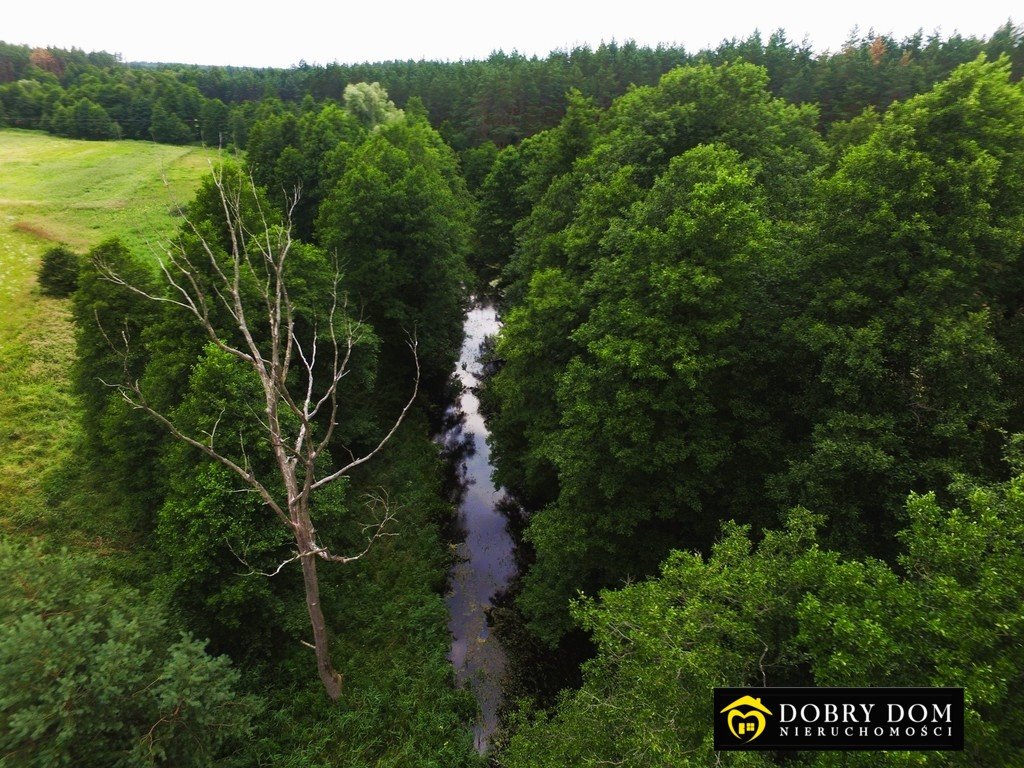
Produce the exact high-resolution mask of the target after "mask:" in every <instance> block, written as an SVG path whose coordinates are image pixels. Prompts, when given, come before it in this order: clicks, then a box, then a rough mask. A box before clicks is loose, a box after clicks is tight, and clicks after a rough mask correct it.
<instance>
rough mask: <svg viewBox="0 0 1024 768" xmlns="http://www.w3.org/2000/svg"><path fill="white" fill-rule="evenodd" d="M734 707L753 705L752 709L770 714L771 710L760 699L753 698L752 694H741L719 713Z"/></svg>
mask: <svg viewBox="0 0 1024 768" xmlns="http://www.w3.org/2000/svg"><path fill="white" fill-rule="evenodd" d="M736 707H753V708H754V709H759V710H761V711H762V712H764V713H765V714H766V715H770V714H771V710H770V709H768V707H766V706H765V705H764V704H762V703H761V700H760V699H755V698H754V697H753V696H742V697H740V698H738V699H736V701H734V702H733V703H732V704H729V705H728V706H727V707H726V708H725V709H723V710H722V711H721V712H720V713H719V714H724V713H726V712H728V711H729V710H730V709H735V708H736Z"/></svg>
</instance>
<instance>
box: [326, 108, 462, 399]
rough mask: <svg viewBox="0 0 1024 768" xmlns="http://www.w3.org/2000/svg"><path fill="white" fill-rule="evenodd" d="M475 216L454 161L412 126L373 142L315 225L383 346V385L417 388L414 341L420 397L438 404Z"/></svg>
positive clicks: (433, 136)
mask: <svg viewBox="0 0 1024 768" xmlns="http://www.w3.org/2000/svg"><path fill="white" fill-rule="evenodd" d="M470 208H471V201H470V198H469V195H468V193H467V192H466V189H465V184H464V183H463V181H462V179H461V177H460V176H459V173H458V163H457V159H456V157H455V155H454V153H453V152H452V151H451V150H450V149H449V148H448V147H447V146H446V145H445V144H444V142H443V141H442V140H441V138H440V136H438V134H437V133H436V132H435V131H434V130H433V129H432V128H430V126H429V125H428V124H427V123H426V122H424V121H422V120H418V119H416V118H405V119H403V120H399V121H396V122H391V123H387V124H385V125H381V126H380V127H379V128H378V129H377V130H376V131H374V132H373V133H371V134H369V135H368V136H367V138H366V140H365V141H364V142H363V143H362V144H361V145H360V146H359V147H358V148H357V149H356V150H355V151H354V152H353V154H352V155H351V157H350V158H349V159H348V161H347V163H346V166H345V171H344V173H343V175H342V176H341V178H340V179H339V180H338V181H337V183H336V185H335V186H334V188H333V189H332V190H330V192H329V194H328V195H327V197H326V199H325V200H324V202H323V204H322V205H321V206H320V210H319V214H318V218H317V226H316V231H317V239H318V241H319V242H320V244H321V245H322V246H323V247H324V248H326V249H327V250H328V251H330V252H336V253H337V254H339V258H340V259H341V261H342V268H343V270H344V272H345V278H346V288H347V290H348V294H349V301H350V302H351V304H352V306H353V307H360V308H361V311H362V312H364V313H365V318H366V319H367V320H368V321H369V322H370V323H371V324H372V325H373V327H374V329H375V331H376V332H377V334H378V335H379V337H380V339H381V342H382V347H381V373H380V379H381V380H382V381H384V382H394V383H396V384H399V383H401V382H407V381H411V380H412V374H413V371H412V361H411V356H410V354H409V348H408V340H409V338H410V336H411V335H415V337H416V341H417V346H418V349H419V351H420V359H421V363H420V368H421V370H422V386H423V390H424V392H426V393H427V394H428V396H429V397H430V398H431V399H432V400H433V401H435V402H436V401H437V400H439V399H440V395H441V394H443V392H444V388H445V386H446V383H447V381H448V377H449V375H450V374H451V371H452V368H453V366H454V363H455V359H456V357H457V356H458V351H459V347H460V345H461V342H462V309H463V301H464V299H463V292H464V285H465V283H466V282H467V281H468V273H467V269H466V261H465V259H466V251H467V248H468V242H469V229H468V218H469V217H468V212H469V209H470ZM401 392H402V390H401V389H399V390H397V391H396V392H395V394H400V393H401Z"/></svg>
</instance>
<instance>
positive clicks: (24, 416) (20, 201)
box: [0, 130, 216, 549]
mask: <svg viewBox="0 0 1024 768" xmlns="http://www.w3.org/2000/svg"><path fill="white" fill-rule="evenodd" d="M215 159H216V155H215V153H213V152H210V151H208V150H205V149H200V148H197V147H176V146H167V145H159V144H152V143H148V142H134V141H120V142H91V141H72V140H68V139H60V138H54V137H52V136H47V135H45V134H42V133H34V132H28V131H16V130H3V131H0V531H8V532H15V531H17V532H22V533H27V534H41V533H44V532H46V531H47V530H48V529H50V528H51V527H52V526H54V525H57V524H59V525H60V527H61V529H62V531H65V532H66V533H67V534H68V543H71V544H76V543H77V544H89V545H90V546H93V547H96V548H100V549H102V548H104V547H105V546H107V545H110V544H111V543H112V542H111V539H110V535H109V534H110V531H109V529H107V528H106V527H105V526H104V524H103V521H102V518H100V519H93V518H91V517H90V520H89V521H88V522H86V521H84V520H78V521H76V520H61V519H60V516H61V506H60V504H59V503H58V502H57V501H55V500H53V499H50V498H48V496H54V494H53V493H52V492H50V493H48V489H52V488H53V487H55V485H57V484H59V482H60V479H59V476H58V475H55V473H61V472H63V471H65V470H66V469H67V461H66V458H67V457H68V456H69V452H70V449H71V447H72V446H73V445H74V442H75V440H76V439H77V429H78V427H77V425H78V413H77V410H76V409H77V406H76V404H75V399H74V397H73V395H72V393H71V387H70V376H69V373H70V370H69V369H70V366H71V364H72V360H73V355H74V334H73V329H72V325H71V322H70V315H69V308H68V302H67V300H66V299H53V298H48V297H46V296H43V295H41V294H40V292H39V290H38V288H37V286H36V277H35V276H36V271H37V269H38V266H39V259H40V257H41V255H42V254H43V252H44V251H45V250H46V249H47V248H48V247H49V246H51V245H54V244H56V243H59V242H63V243H66V244H68V245H69V246H71V247H72V248H74V249H75V250H77V251H79V252H85V251H86V250H88V249H89V248H91V247H92V246H94V245H96V244H97V243H99V242H101V241H103V240H104V239H106V238H109V237H112V236H114V235H117V236H119V237H121V238H122V239H123V240H124V241H125V243H126V244H127V245H128V246H129V247H131V248H132V249H134V250H136V251H137V252H138V253H140V254H144V253H147V252H153V253H155V252H156V250H157V249H159V248H160V244H161V243H162V242H166V240H167V238H168V237H169V236H170V235H172V234H173V232H174V231H175V229H176V227H177V222H176V219H175V214H176V211H177V207H178V205H179V204H182V205H183V204H184V203H186V202H187V201H188V200H189V199H190V198H191V196H192V192H193V190H194V189H195V187H196V185H197V184H198V182H199V180H200V179H201V178H202V176H203V174H204V173H206V172H208V170H209V166H210V162H211V160H215ZM83 539H84V540H83Z"/></svg>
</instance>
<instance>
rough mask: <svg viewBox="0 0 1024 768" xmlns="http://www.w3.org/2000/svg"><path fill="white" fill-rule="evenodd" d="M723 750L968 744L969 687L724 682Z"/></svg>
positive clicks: (718, 732) (717, 717)
mask: <svg viewBox="0 0 1024 768" xmlns="http://www.w3.org/2000/svg"><path fill="white" fill-rule="evenodd" d="M714 723H715V749H719V750H730V749H769V750H782V749H833V750H854V749H887V750H919V749H963V748H964V689H963V688H716V689H715V710H714Z"/></svg>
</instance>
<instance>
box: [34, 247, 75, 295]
mask: <svg viewBox="0 0 1024 768" xmlns="http://www.w3.org/2000/svg"><path fill="white" fill-rule="evenodd" d="M79 259H80V257H79V255H78V254H77V253H75V252H74V251H72V250H71V249H70V248H68V247H67V246H66V245H64V244H63V243H62V244H60V245H55V246H53V247H52V248H47V249H46V251H45V252H44V253H43V258H42V260H41V261H40V263H39V278H38V279H39V288H40V290H41V291H42V292H43V293H45V294H46V295H47V296H55V297H57V298H66V297H67V296H70V295H71V294H72V293H74V292H75V288H77V287H78V262H79Z"/></svg>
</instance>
